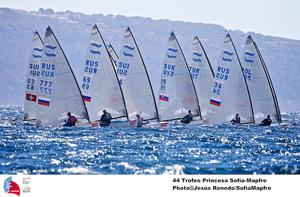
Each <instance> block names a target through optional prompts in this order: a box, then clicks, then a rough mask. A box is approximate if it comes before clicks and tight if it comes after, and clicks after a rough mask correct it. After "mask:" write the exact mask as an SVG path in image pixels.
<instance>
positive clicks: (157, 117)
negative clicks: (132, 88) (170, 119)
mask: <svg viewBox="0 0 300 197" xmlns="http://www.w3.org/2000/svg"><path fill="white" fill-rule="evenodd" d="M127 29H128V31H129V32H130V34H131V36H132V38H133V41H134V44H135V45H136V47H137V51H138V53H139V56H140V58H141V60H142V63H143V68H144V70H145V73H146V76H147V80H148V83H149V85H150V89H151V94H152V98H153V101H154V106H155V111H156V118H151V119H148V120H155V119H157V120H158V121H159V116H158V110H157V105H156V100H155V96H154V92H153V88H152V84H151V81H150V78H149V75H148V71H147V69H146V66H145V63H144V59H143V57H142V55H141V52H140V49H139V47H138V45H137V43H136V41H135V38H134V36H133V34H132V32H131V30H130V28H129V27H127Z"/></svg>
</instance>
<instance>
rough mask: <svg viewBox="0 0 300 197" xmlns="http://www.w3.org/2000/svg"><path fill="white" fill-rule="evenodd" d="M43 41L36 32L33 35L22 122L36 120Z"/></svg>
mask: <svg viewBox="0 0 300 197" xmlns="http://www.w3.org/2000/svg"><path fill="white" fill-rule="evenodd" d="M43 45H44V44H43V41H42V39H41V37H40V35H39V33H38V32H37V31H36V32H34V34H33V39H32V45H31V51H30V56H29V63H28V66H27V73H26V87H25V102H24V120H34V119H36V110H37V107H38V105H37V93H38V92H39V91H38V88H39V87H38V85H39V84H38V82H39V76H40V75H41V72H40V62H41V58H42V53H43Z"/></svg>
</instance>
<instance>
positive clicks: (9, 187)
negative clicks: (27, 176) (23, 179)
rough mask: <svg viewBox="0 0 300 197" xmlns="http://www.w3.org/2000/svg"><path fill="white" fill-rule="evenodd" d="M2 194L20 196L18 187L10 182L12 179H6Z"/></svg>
mask: <svg viewBox="0 0 300 197" xmlns="http://www.w3.org/2000/svg"><path fill="white" fill-rule="evenodd" d="M4 192H5V193H8V194H15V195H17V196H20V187H19V185H18V184H17V183H16V182H14V181H13V180H12V177H8V178H6V179H5V181H4Z"/></svg>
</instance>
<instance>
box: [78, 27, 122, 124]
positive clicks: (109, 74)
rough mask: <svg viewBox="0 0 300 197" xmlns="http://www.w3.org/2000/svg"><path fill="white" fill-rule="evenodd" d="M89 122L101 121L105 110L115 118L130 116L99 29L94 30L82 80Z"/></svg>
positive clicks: (94, 28)
mask: <svg viewBox="0 0 300 197" xmlns="http://www.w3.org/2000/svg"><path fill="white" fill-rule="evenodd" d="M80 83H81V90H82V94H83V99H84V101H85V104H86V107H87V109H88V112H89V116H90V120H91V121H96V120H99V119H100V117H101V115H102V111H103V110H106V111H108V112H109V113H111V115H112V118H122V117H127V112H126V107H125V103H124V99H123V94H122V90H121V88H120V84H119V81H118V78H117V75H116V72H115V69H114V66H113V61H112V60H111V58H110V56H109V53H108V50H107V48H106V45H105V42H104V40H103V38H102V36H101V34H100V31H99V29H98V27H97V26H96V25H95V26H94V27H93V28H92V32H91V35H90V40H89V45H88V50H87V54H86V58H85V62H84V66H83V77H82V79H81V81H80Z"/></svg>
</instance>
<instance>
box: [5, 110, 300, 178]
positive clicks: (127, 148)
mask: <svg viewBox="0 0 300 197" xmlns="http://www.w3.org/2000/svg"><path fill="white" fill-rule="evenodd" d="M0 110H1V112H0V173H1V174H12V173H26V174H27V173H28V174H254V173H257V174H273V173H275V174H300V121H299V119H300V114H298V113H290V114H286V115H284V118H285V119H286V121H288V122H289V123H290V124H293V125H291V126H290V127H289V128H288V129H286V130H284V129H283V128H280V127H270V128H262V127H258V126H239V127H237V126H231V125H221V126H213V127H212V126H198V127H197V126H194V127H181V128H169V129H166V130H158V129H143V128H142V129H137V128H136V129H132V128H100V129H88V130H87V129H75V130H59V129H53V130H40V129H35V128H33V127H30V126H24V125H23V122H22V118H23V113H22V108H21V107H20V106H2V107H0ZM297 125H299V126H297Z"/></svg>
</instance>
